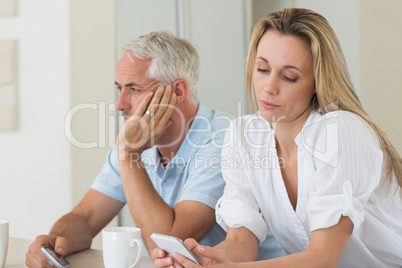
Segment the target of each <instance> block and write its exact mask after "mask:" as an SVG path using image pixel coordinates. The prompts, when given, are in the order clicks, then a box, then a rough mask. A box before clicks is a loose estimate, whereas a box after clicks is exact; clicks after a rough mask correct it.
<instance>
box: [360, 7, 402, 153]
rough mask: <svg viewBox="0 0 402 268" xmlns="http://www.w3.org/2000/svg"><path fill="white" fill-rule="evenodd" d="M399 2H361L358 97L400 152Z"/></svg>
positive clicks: (401, 57)
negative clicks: (359, 82)
mask: <svg viewBox="0 0 402 268" xmlns="http://www.w3.org/2000/svg"><path fill="white" fill-rule="evenodd" d="M401 9H402V1H400V0H383V1H374V0H364V1H360V16H361V24H360V29H359V30H360V31H359V34H360V39H361V46H360V51H359V52H360V66H361V72H360V81H361V90H360V93H361V94H360V95H361V100H362V103H363V106H364V107H365V109H366V111H367V112H368V114H369V115H370V116H371V117H372V118H373V119H374V120H375V121H376V122H377V123H378V124H379V125H380V126H381V127H382V128H383V130H384V131H385V132H386V133H387V134H388V137H389V138H390V140H391V142H392V144H393V145H394V146H395V147H396V149H397V150H398V151H399V154H402V123H401V122H402V120H401V116H402V106H401V101H402V90H401V62H402V50H401V48H402V32H401V31H400V29H399V28H400V25H402V16H401V14H400V10H401Z"/></svg>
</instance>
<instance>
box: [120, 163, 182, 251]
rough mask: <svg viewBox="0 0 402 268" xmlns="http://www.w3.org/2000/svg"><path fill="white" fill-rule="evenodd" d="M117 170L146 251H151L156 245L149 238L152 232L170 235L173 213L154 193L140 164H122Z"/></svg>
mask: <svg viewBox="0 0 402 268" xmlns="http://www.w3.org/2000/svg"><path fill="white" fill-rule="evenodd" d="M138 161H141V160H138ZM119 168H120V174H121V177H122V181H123V188H124V192H125V195H126V199H127V204H128V207H129V209H130V212H131V215H132V217H133V220H134V222H135V224H136V226H137V227H138V228H140V229H141V231H142V237H143V239H144V242H145V243H146V244H147V246H148V249H149V250H150V251H152V250H153V249H154V247H155V246H156V245H155V244H154V243H153V241H152V240H151V239H150V237H149V236H150V235H151V233H154V232H158V233H164V234H171V233H172V228H173V224H174V219H175V217H174V211H173V209H172V208H170V207H169V206H168V205H167V204H166V203H165V202H164V201H163V199H162V198H161V197H160V196H159V194H158V193H157V192H156V190H155V188H154V186H153V184H152V182H151V181H150V179H149V177H148V174H147V172H146V170H145V168H144V167H143V165H142V162H141V163H139V164H138V163H136V164H134V165H131V166H128V164H127V163H123V162H122V163H119Z"/></svg>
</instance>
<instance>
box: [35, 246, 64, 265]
mask: <svg viewBox="0 0 402 268" xmlns="http://www.w3.org/2000/svg"><path fill="white" fill-rule="evenodd" d="M41 250H42V252H43V254H44V255H45V256H46V258H48V259H49V260H50V261H51V262H52V263H53V264H54V265H56V267H58V268H69V267H70V263H68V261H67V260H66V259H65V258H64V257H61V256H59V255H57V253H56V252H55V251H54V248H53V247H52V246H43V247H42V248H41Z"/></svg>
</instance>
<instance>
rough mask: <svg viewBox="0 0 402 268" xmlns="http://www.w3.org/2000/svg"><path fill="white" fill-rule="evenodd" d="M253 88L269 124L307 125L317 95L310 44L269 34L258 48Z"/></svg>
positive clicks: (262, 113)
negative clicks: (312, 103) (304, 123)
mask: <svg viewBox="0 0 402 268" xmlns="http://www.w3.org/2000/svg"><path fill="white" fill-rule="evenodd" d="M253 84H254V89H255V95H256V98H257V101H258V107H259V109H260V111H261V115H262V116H263V117H264V118H265V119H266V120H267V121H269V122H271V123H275V122H279V121H280V122H285V121H286V122H298V121H300V120H303V122H304V120H305V119H306V118H307V117H308V115H309V113H310V105H311V99H312V97H313V95H314V92H315V86H314V73H313V56H312V54H311V49H310V46H309V44H308V43H307V42H306V41H303V40H301V39H299V38H297V37H294V36H287V35H283V34H280V33H278V32H275V31H267V32H266V33H265V34H264V35H263V36H262V38H261V40H260V43H259V44H258V48H257V55H256V61H255V68H254V71H253Z"/></svg>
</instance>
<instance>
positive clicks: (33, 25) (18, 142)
mask: <svg viewBox="0 0 402 268" xmlns="http://www.w3.org/2000/svg"><path fill="white" fill-rule="evenodd" d="M18 2H19V11H18V16H16V17H9V18H1V17H0V39H10V38H11V39H16V40H18V46H19V48H18V90H19V93H18V95H19V97H18V102H19V127H18V130H16V131H0V148H1V149H0V163H1V164H0V166H1V168H0V170H1V171H0V218H1V219H6V220H9V221H10V235H11V236H15V237H23V238H30V239H33V238H34V237H35V236H36V235H37V234H40V233H46V232H48V230H49V229H50V227H51V225H52V224H53V222H54V221H55V220H56V219H57V218H59V217H60V216H62V215H63V213H65V212H66V211H67V210H69V209H70V208H71V193H72V189H71V159H70V151H71V149H70V145H69V143H68V142H67V140H66V139H65V136H64V117H65V114H66V111H67V110H68V109H69V104H70V92H69V88H70V52H69V50H70V46H69V6H68V2H69V1H68V0H58V1H53V0H36V1H31V0H19V1H18Z"/></svg>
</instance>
